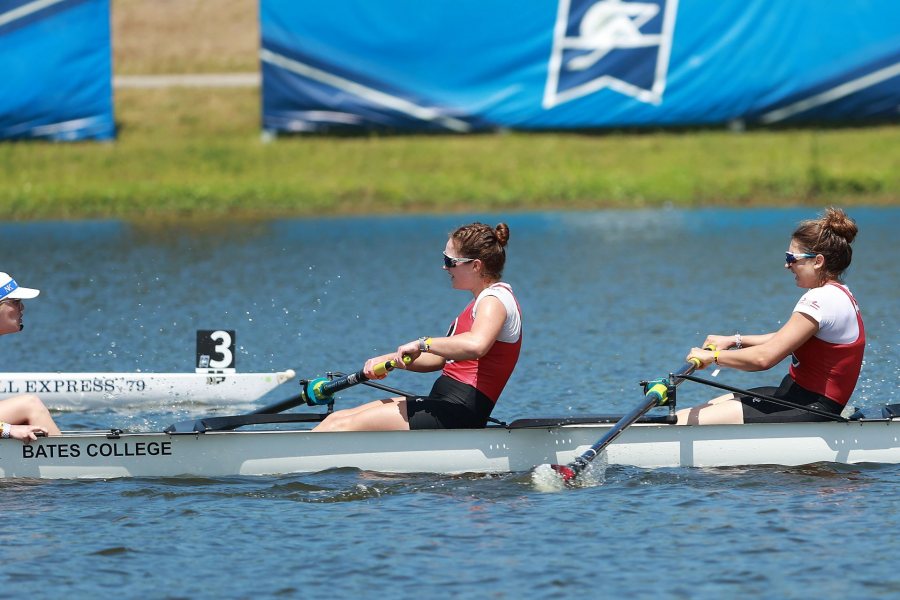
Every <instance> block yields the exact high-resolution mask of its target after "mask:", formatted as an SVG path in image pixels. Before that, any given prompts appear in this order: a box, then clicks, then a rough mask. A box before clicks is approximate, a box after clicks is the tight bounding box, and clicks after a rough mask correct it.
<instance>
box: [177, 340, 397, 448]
mask: <svg viewBox="0 0 900 600" xmlns="http://www.w3.org/2000/svg"><path fill="white" fill-rule="evenodd" d="M411 361H412V359H411V358H410V357H408V356H404V357H403V362H404V363H406V364H409V363H410V362H411ZM395 368H397V363H396V362H395V361H393V360H389V361H386V362H383V363H379V364H377V365H375V367H374V368H373V370H374V371H375V373H376V374H378V375H382V374H385V373H387V372H389V371H393V370H394V369H395ZM368 379H369V378H368V377H366V374H365V373H364V372H363V370H362V369H360V370H359V371H357V372H356V373H352V374H350V375H345V376H344V377H340V378H338V379H328V378H327V377H319V378H318V379H313V380H312V381H305V380H301V381H300V385H301V388H300V395H299V396H294V397H293V398H288V399H287V400H282V401H281V402H278V403H276V404H270V405H269V406H264V407H263V408H260V409H257V410H254V411H253V412H250V413H247V414H245V415H235V416H230V417H209V418H206V419H197V420H193V421H180V422H178V423H173V424H172V425H169V426H168V427H166V428H165V429H164V430H163V431H165V432H166V433H198V432H199V433H202V432H205V431H227V430H232V429H235V428H237V427H243V426H244V425H257V424H262V423H302V422H312V421H321V420H322V419H324V418H325V416H326V415H319V414H314V415H303V414H288V415H279V414H278V413H280V412H284V411H286V410H288V409H291V408H294V407H295V406H300V405H301V404H308V405H309V406H315V405H317V404H331V403H332V402H333V401H334V398H333V395H334V394H336V393H337V392H339V391H341V390H346V389H347V388H349V387H353V386H354V385H357V384H359V383H363V382H365V381H368Z"/></svg>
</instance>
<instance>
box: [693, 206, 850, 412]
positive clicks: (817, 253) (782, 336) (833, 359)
mask: <svg viewBox="0 0 900 600" xmlns="http://www.w3.org/2000/svg"><path fill="white" fill-rule="evenodd" d="M856 233H857V228H856V223H855V222H854V221H853V219H851V218H850V217H848V216H847V215H846V214H845V213H844V211H843V210H841V209H838V208H829V209H828V210H826V211H825V213H824V214H823V215H822V216H821V217H819V218H818V219H813V220H808V221H803V222H802V223H800V225H799V226H798V227H797V229H796V230H795V231H794V233H793V235H792V236H791V243H790V246H789V247H788V251H787V253H786V254H785V265H784V266H785V268H786V269H788V270H790V271H791V273H793V274H794V280H795V281H796V282H797V286H798V287H801V288H804V289H807V290H808V291H807V292H806V293H805V294H803V296H802V297H801V298H800V300H799V301H798V302H797V305H796V306H795V307H794V312H793V314H791V317H790V319H788V321H787V323H785V324H784V326H783V327H782V328H781V329H779V330H778V331H777V332H775V333H769V334H765V335H745V336H742V335H740V334H735V335H733V336H722V335H710V336H707V338H706V340H705V341H704V342H703V346H704V347H708V346H712V347H714V348H716V350H714V351H711V350H701V349H700V348H693V349H692V350H691V351H690V353H689V354H688V359H690V358H698V359H700V360H701V361H702V363H703V367H704V368H705V367H706V366H708V365H709V364H710V363H713V362H715V363H716V364H717V365H721V366H723V367H730V368H732V369H740V370H742V371H763V370H766V369H770V368H772V367H773V366H775V365H777V364H778V363H779V362H781V361H782V360H783V359H784V358H785V357H787V356H788V355H791V354H793V357H792V359H791V366H790V370H789V373H788V374H787V375H786V376H785V377H784V379H783V380H782V382H781V385H779V386H778V387H760V388H754V389H752V390H750V391H753V392H757V393H760V394H764V395H767V396H773V397H775V398H780V399H784V400H787V401H789V402H792V403H794V404H801V405H803V406H808V407H811V408H815V409H818V410H820V411H826V412H829V413H833V414H835V415H839V414H840V413H841V411H842V410H843V408H844V407H845V406H846V404H847V401H848V400H849V399H850V395H851V394H852V393H853V389H854V388H855V387H856V381H857V379H858V378H859V372H860V369H861V367H862V359H863V350H864V349H865V345H866V332H865V328H864V327H863V321H862V317H861V316H860V312H859V306H857V304H856V299H855V298H854V297H853V295H852V294H851V293H850V290H849V289H848V288H847V286H846V285H844V284H843V283H842V280H841V276H842V274H843V273H844V271H845V270H846V269H847V267H849V266H850V260H851V258H852V256H853V250H852V248H851V247H850V244H851V243H852V242H853V239H854V238H855V237H856ZM729 349H730V350H729ZM723 350H728V351H725V352H723ZM822 420H827V417H824V416H819V415H814V414H812V413H809V412H806V411H804V410H800V409H796V408H787V407H784V406H782V405H779V404H775V403H774V402H769V401H766V400H760V399H758V398H754V397H752V396H748V395H737V394H727V395H724V396H720V397H718V398H716V399H714V400H711V401H710V402H709V403H708V404H704V405H701V406H696V407H694V408H689V409H685V410H681V411H679V412H678V423H679V424H682V425H683V424H694V425H696V424H700V425H706V424H718V423H772V422H795V421H822Z"/></svg>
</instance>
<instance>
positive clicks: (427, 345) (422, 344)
mask: <svg viewBox="0 0 900 600" xmlns="http://www.w3.org/2000/svg"><path fill="white" fill-rule="evenodd" d="M429 351H431V338H427V337H420V338H419V352H429Z"/></svg>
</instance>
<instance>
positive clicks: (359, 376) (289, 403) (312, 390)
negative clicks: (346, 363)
mask: <svg viewBox="0 0 900 600" xmlns="http://www.w3.org/2000/svg"><path fill="white" fill-rule="evenodd" d="M403 362H404V363H406V364H409V363H410V362H412V359H411V358H410V357H409V356H404V357H403ZM396 368H397V362H396V361H394V360H388V361H385V362H383V363H379V364H377V365H375V367H373V369H372V370H373V371H374V372H375V374H376V375H384V374H386V373H389V372H391V371H393V370H394V369H396ZM368 380H369V378H368V377H366V374H365V371H364V370H363V369H360V370H359V371H357V372H356V373H351V374H350V375H344V376H343V377H338V378H337V379H328V378H327V377H318V378H316V379H311V380H309V381H306V380H302V381H301V382H300V386H301V387H300V395H299V396H295V397H293V398H288V399H287V400H282V401H281V402H278V403H277V404H272V405H270V406H264V407H263V408H260V409H257V410H254V411H253V412H252V413H250V414H252V415H253V414H258V415H268V414H274V413H280V412H282V411H285V410H288V409H290V408H294V407H295V406H300V405H301V404H307V405H309V406H316V405H321V404H330V403H331V402H333V400H334V398H333V396H334V394H336V393H338V392H340V391H341V390H346V389H347V388H350V387H353V386H354V385H358V384H360V383H364V382H366V381H368Z"/></svg>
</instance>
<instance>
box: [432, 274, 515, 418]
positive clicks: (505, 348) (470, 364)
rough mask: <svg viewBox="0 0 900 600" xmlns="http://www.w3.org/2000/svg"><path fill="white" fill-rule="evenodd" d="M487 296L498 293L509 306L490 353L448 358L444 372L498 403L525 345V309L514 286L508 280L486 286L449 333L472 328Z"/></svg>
mask: <svg viewBox="0 0 900 600" xmlns="http://www.w3.org/2000/svg"><path fill="white" fill-rule="evenodd" d="M486 296H494V297H496V298H497V299H498V300H500V302H502V303H503V306H504V307H505V308H506V321H505V322H504V323H503V328H502V329H501V330H500V334H499V335H498V336H497V341H495V342H494V345H493V346H491V349H490V350H488V353H487V354H485V355H484V356H482V357H481V358H479V359H471V360H457V361H449V360H448V361H447V364H446V365H445V366H444V371H443V374H444V375H446V376H447V377H452V378H453V379H455V380H457V381H460V382H462V383H466V384H469V385H471V386H472V387H474V388H475V389H477V390H478V391H479V392H481V393H482V394H484V395H485V396H487V397H488V398H490V399H491V400H492V401H493V402H494V403H495V404H496V402H497V398H499V397H500V392H502V391H503V388H504V387H505V386H506V382H507V381H509V377H510V375H512V372H513V369H514V368H515V366H516V362H517V361H518V360H519V352H520V351H521V349H522V313H521V310H520V309H519V303H518V301H517V300H516V298H515V296H513V293H512V288H511V287H509V285H508V284H506V283H495V284H493V285H491V286H490V287H488V288H486V289H485V290H484V291H482V292H481V293H480V294H478V297H477V298H474V299H473V300H472V301H471V302H469V304H468V305H467V306H466V308H465V309H464V310H463V311H462V312H461V313H460V315H459V316H458V317H456V320H455V321H454V322H453V325H451V326H450V332H449V333H448V335H459V334H460V333H465V332H467V331H471V330H472V324H473V323H474V322H475V315H476V314H477V311H478V303H479V302H481V299H482V298H484V297H486Z"/></svg>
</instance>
